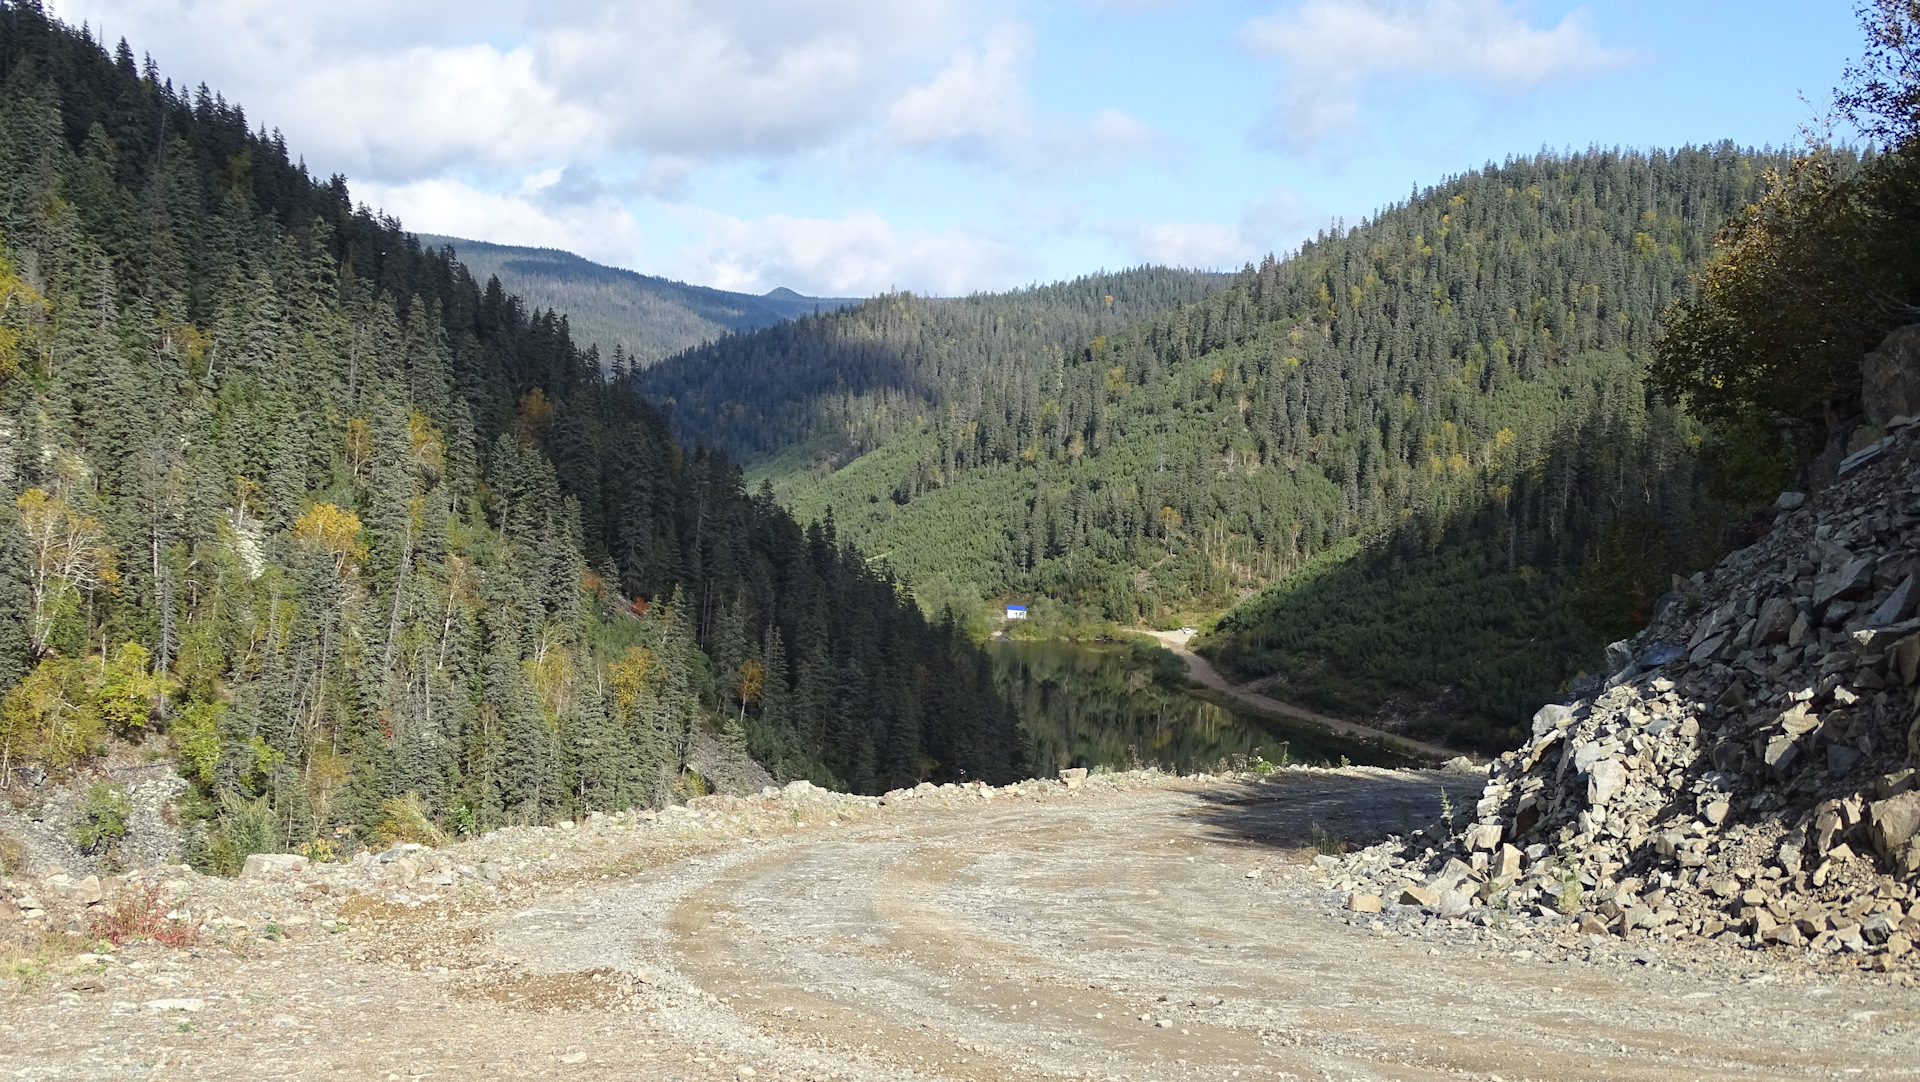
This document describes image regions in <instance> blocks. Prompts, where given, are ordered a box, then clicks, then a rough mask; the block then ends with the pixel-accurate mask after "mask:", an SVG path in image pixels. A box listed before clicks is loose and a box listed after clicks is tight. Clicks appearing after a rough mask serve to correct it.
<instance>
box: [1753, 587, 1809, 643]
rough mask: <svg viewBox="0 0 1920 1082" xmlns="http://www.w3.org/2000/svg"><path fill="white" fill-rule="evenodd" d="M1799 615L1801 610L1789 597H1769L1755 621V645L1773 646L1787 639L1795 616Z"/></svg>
mask: <svg viewBox="0 0 1920 1082" xmlns="http://www.w3.org/2000/svg"><path fill="white" fill-rule="evenodd" d="M1797 615H1799V610H1798V609H1796V608H1794V607H1793V602H1792V601H1790V600H1788V599H1787V598H1784V597H1772V598H1768V599H1767V603H1766V604H1764V605H1762V606H1760V615H1759V616H1758V617H1756V618H1755V621H1754V625H1753V645H1755V646H1772V645H1773V644H1775V643H1779V642H1785V641H1787V632H1788V631H1789V630H1791V629H1792V628H1793V618H1794V617H1795V616H1797Z"/></svg>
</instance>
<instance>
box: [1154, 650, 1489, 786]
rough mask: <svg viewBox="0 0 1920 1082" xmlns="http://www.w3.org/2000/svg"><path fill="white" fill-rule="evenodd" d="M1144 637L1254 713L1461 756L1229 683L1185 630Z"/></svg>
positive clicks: (1447, 756)
mask: <svg viewBox="0 0 1920 1082" xmlns="http://www.w3.org/2000/svg"><path fill="white" fill-rule="evenodd" d="M1147 634H1149V635H1151V636H1153V637H1154V638H1155V639H1157V640H1158V641H1159V643H1160V645H1161V646H1163V647H1165V648H1166V649H1167V652H1168V653H1171V654H1173V655H1174V656H1175V657H1178V658H1179V659H1180V660H1182V661H1184V662H1186V663H1187V673H1188V675H1190V676H1192V677H1193V678H1194V679H1195V680H1198V681H1200V682H1201V683H1202V684H1205V685H1207V686H1208V687H1210V688H1212V689H1214V690H1215V691H1218V692H1221V693H1222V694H1225V695H1230V696H1232V697H1233V698H1235V699H1238V700H1240V701H1241V702H1243V703H1246V704H1247V705H1248V706H1251V707H1253V708H1254V709H1255V710H1264V711H1266V712H1268V713H1270V714H1279V715H1281V716H1282V717H1290V718H1297V719H1299V720H1301V721H1309V722H1312V723H1314V724H1315V725H1321V726H1324V727H1326V728H1327V729H1329V730H1331V731H1333V732H1336V733H1339V734H1341V735H1342V736H1354V737H1359V738H1360V739H1362V740H1384V741H1388V742H1389V743H1396V744H1400V745H1402V746H1404V747H1406V748H1410V749H1412V750H1413V751H1414V752H1415V753H1416V754H1417V755H1425V756H1429V757H1431V758H1433V759H1451V758H1453V757H1454V756H1456V755H1460V754H1462V753H1461V752H1460V751H1459V750H1458V749H1455V748H1449V747H1447V746H1445V745H1444V744H1435V743H1431V742H1429V741H1425V740H1415V739H1414V738H1412V737H1410V736H1402V735H1401V734H1399V733H1390V732H1387V731H1386V730H1384V729H1375V728H1373V727H1372V726H1368V725H1362V724H1360V723H1359V722H1357V721H1347V720H1346V719H1344V718H1336V717H1332V716H1330V715H1327V714H1322V713H1319V712H1318V711H1314V710H1308V709H1307V708H1306V707H1304V706H1295V705H1294V704H1293V703H1288V702H1281V701H1280V700H1279V699H1276V698H1274V697H1272V696H1271V695H1267V694H1265V693H1264V692H1261V691H1258V690H1255V689H1254V688H1253V687H1251V686H1246V685H1241V684H1235V683H1232V682H1230V681H1229V680H1228V679H1227V678H1226V677H1224V676H1222V675H1220V670H1219V669H1216V668H1214V667H1213V662H1211V661H1208V660H1207V659H1206V658H1203V657H1201V656H1200V655H1199V654H1196V653H1194V652H1193V651H1192V650H1189V649H1187V642H1188V641H1189V640H1190V639H1191V638H1192V636H1191V635H1188V634H1187V633H1186V632H1184V631H1149V632H1147Z"/></svg>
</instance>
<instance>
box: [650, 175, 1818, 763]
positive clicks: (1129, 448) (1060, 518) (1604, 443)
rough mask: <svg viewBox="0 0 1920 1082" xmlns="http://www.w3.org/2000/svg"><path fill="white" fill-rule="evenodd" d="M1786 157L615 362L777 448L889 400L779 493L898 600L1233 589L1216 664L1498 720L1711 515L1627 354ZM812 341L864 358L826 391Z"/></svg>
mask: <svg viewBox="0 0 1920 1082" xmlns="http://www.w3.org/2000/svg"><path fill="white" fill-rule="evenodd" d="M1785 160H1786V158H1785V156H1784V155H1774V154H1771V153H1769V154H1760V153H1756V152H1752V151H1748V150H1743V149H1740V148H1736V147H1733V146H1731V145H1719V146H1712V147H1690V148H1684V149H1681V150H1678V151H1674V152H1670V153H1668V152H1659V153H1653V154H1643V153H1634V152H1619V151H1603V150H1594V151H1589V152H1585V153H1579V154H1573V155H1558V154H1542V155H1539V156H1536V157H1532V158H1524V159H1515V160H1510V161H1508V162H1506V163H1504V164H1498V165H1489V166H1487V167H1486V168H1484V169H1480V170H1476V171H1473V172H1470V173H1465V174H1462V175H1460V176H1456V177H1453V178H1450V179H1448V180H1446V181H1444V182H1442V183H1440V184H1437V185H1435V186H1433V187H1431V188H1429V189H1426V190H1424V191H1420V192H1417V193H1415V194H1414V195H1413V196H1412V197H1411V198H1409V199H1408V200H1407V201H1406V202H1404V203H1401V204H1398V205H1395V206H1392V207H1389V208H1387V209H1385V210H1384V211H1382V212H1380V213H1379V214H1378V215H1377V216H1375V217H1374V218H1373V219H1372V220H1370V221H1366V222H1363V223H1361V224H1359V225H1358V226H1357V227H1354V228H1351V229H1346V228H1335V229H1332V230H1330V231H1327V232H1323V233H1322V234H1321V235H1320V236H1319V237H1318V238H1317V239H1315V240H1314V241H1311V242H1309V243H1307V244H1305V245H1303V246H1302V248H1301V250H1300V251H1299V252H1298V253H1296V254H1294V255H1293V256H1291V257H1289V258H1287V259H1284V260H1275V259H1272V258H1269V259H1267V260H1266V261H1265V262H1263V263H1262V264H1261V265H1260V266H1258V267H1254V266H1249V267H1247V268H1246V269H1245V270H1244V271H1243V272H1242V273H1241V274H1239V275H1238V276H1237V277H1236V278H1234V279H1233V280H1232V281H1231V283H1230V284H1229V286H1228V288H1225V289H1223V290H1218V291H1215V292H1211V293H1210V294H1209V295H1207V296H1205V297H1204V298H1200V299H1197V300H1196V299H1192V298H1189V297H1186V296H1176V295H1170V294H1167V293H1165V292H1164V290H1163V291H1162V292H1160V293H1157V294H1156V295H1155V296H1156V299H1160V300H1165V301H1167V302H1169V303H1168V304H1167V307H1169V308H1170V309H1171V310H1169V311H1165V312H1163V313H1161V314H1158V315H1155V316H1152V317H1151V318H1146V319H1143V320H1141V321H1139V322H1137V323H1134V324H1133V325H1131V326H1128V327H1125V328H1122V329H1119V330H1116V331H1109V332H1102V333H1088V334H1086V335H1085V336H1083V337H1082V338H1080V339H1079V340H1078V341H1077V343H1076V344H1075V345H1074V346H1073V347H1072V348H1069V349H1064V350H1046V349H1038V348H1027V349H1017V348H1016V349H1014V350H991V349H986V348H982V347H975V348H974V349H972V350H969V351H961V350H958V349H955V350H950V351H949V352H948V353H947V354H945V355H944V356H943V357H942V360H943V362H944V363H943V364H941V365H938V366H935V365H929V364H924V363H915V364H898V363H893V364H891V365H889V364H886V363H876V362H875V361H874V359H873V358H874V357H875V356H876V355H879V356H881V357H883V359H884V360H885V361H888V362H893V361H896V360H897V357H898V356H899V355H901V352H900V351H896V353H894V354H886V353H884V351H883V350H882V349H881V348H880V346H879V345H877V344H876V342H879V341H882V340H883V336H881V335H878V334H875V333H865V334H862V333H859V330H858V329H857V328H859V327H862V326H865V325H879V324H881V323H882V321H883V320H885V319H888V318H891V319H894V320H896V321H901V322H905V321H907V320H908V319H910V317H911V316H912V315H913V313H914V308H913V303H912V302H911V301H910V299H908V298H900V299H897V300H893V301H875V302H870V303H869V305H868V306H866V307H865V308H862V309H853V310H849V311H847V312H842V313H836V314H833V315H828V316H822V317H820V318H818V319H815V320H809V321H802V322H799V323H795V324H791V325H787V326H783V327H779V328H773V329H770V330H767V331H763V332H759V333H757V334H754V335H746V336H739V337H735V338H729V339H726V340H723V341H720V342H717V343H715V344H713V345H710V346H708V347H706V348H705V349H703V350H700V351H696V352H695V353H690V354H688V355H687V356H686V357H685V358H681V359H676V360H672V361H669V362H667V363H666V364H664V365H662V366H660V367H658V368H656V369H654V370H652V371H651V372H649V373H648V374H647V376H646V377H645V378H643V379H642V380H641V382H640V386H641V388H642V390H643V391H646V392H648V393H650V394H653V395H655V396H656V397H657V399H658V400H660V401H662V402H663V404H665V405H666V406H667V407H668V408H670V409H671V410H672V411H673V414H674V416H675V418H676V423H679V424H681V425H682V426H684V428H685V429H686V430H687V431H691V432H698V433H701V434H705V435H711V436H713V437H715V438H718V439H721V440H723V441H726V442H729V443H730V444H731V445H732V446H735V447H737V448H739V449H740V450H741V451H742V452H743V453H747V454H756V453H757V454H762V455H767V456H769V462H770V463H771V468H769V466H766V465H763V466H758V467H756V468H757V469H762V470H766V471H767V472H771V473H775V474H778V473H780V472H781V470H782V469H785V470H792V469H794V468H795V467H796V466H798V465H799V463H797V462H796V461H795V460H794V459H793V458H792V457H788V458H786V459H784V460H783V459H782V457H781V456H782V455H783V454H786V453H787V452H786V451H785V450H784V449H785V448H787V447H791V446H800V445H803V444H804V441H806V440H808V439H813V438H817V433H819V432H821V431H825V430H827V429H829V428H833V427H836V426H837V429H838V430H840V431H844V432H849V433H856V434H858V433H862V432H863V429H862V427H861V426H863V425H869V424H874V425H878V424H879V423H880V422H883V421H885V422H887V423H886V425H885V427H884V430H876V431H874V432H873V434H872V436H871V437H870V438H869V439H868V442H867V443H866V444H865V445H864V446H865V447H871V448H873V449H872V450H869V451H868V452H867V453H866V454H864V455H863V456H862V457H858V458H856V459H854V460H853V461H852V462H851V464H850V465H847V466H845V468H842V469H840V470H838V471H837V472H834V473H832V474H831V476H828V477H825V478H824V479H820V478H817V477H813V478H809V480H808V483H806V484H796V485H791V486H789V490H790V491H791V492H792V493H793V496H792V506H793V507H794V508H795V510H796V512H797V513H799V514H801V515H803V516H806V515H819V514H824V513H826V512H827V511H829V510H831V511H832V512H833V513H834V514H835V515H837V516H838V523H839V526H840V530H841V534H842V536H843V537H847V538H849V539H851V540H853V541H854V542H855V543H856V544H858V545H859V546H860V547H861V548H862V549H864V550H866V551H868V552H870V553H873V554H875V555H876V557H884V558H885V560H886V561H887V562H888V564H889V565H890V566H892V567H893V568H895V569H897V570H898V571H899V572H900V573H901V575H902V576H903V577H904V578H906V579H907V580H908V581H910V582H911V583H913V584H914V586H915V588H916V589H917V590H919V591H921V593H922V594H923V596H931V597H939V598H943V599H948V600H951V601H952V602H953V603H954V604H955V605H956V606H957V607H960V608H961V609H962V610H964V609H965V608H966V603H967V602H968V601H969V600H972V601H975V603H976V604H977V602H978V599H984V598H996V597H1013V598H1021V599H1027V598H1036V599H1039V600H1040V601H1041V602H1042V603H1045V602H1053V603H1055V604H1057V605H1058V606H1060V607H1061V608H1062V609H1064V610H1065V611H1067V612H1069V613H1072V614H1076V615H1077V616H1078V617H1079V618H1081V619H1085V618H1089V617H1090V618H1093V619H1096V620H1099V619H1104V620H1107V621H1111V622H1115V623H1119V624H1123V625H1124V624H1133V623H1135V622H1139V621H1149V622H1161V623H1163V624H1167V625H1169V626H1170V625H1171V624H1172V623H1174V622H1179V621H1184V620H1191V619H1194V618H1195V616H1196V614H1201V613H1207V612H1213V611H1218V610H1220V609H1225V608H1228V607H1230V606H1234V605H1235V603H1236V602H1241V601H1243V600H1245V604H1242V605H1240V606H1239V607H1237V608H1234V609H1233V610H1232V611H1231V612H1229V613H1228V614H1227V615H1226V616H1225V617H1224V618H1222V620H1221V621H1220V623H1219V626H1218V629H1217V632H1216V633H1215V634H1214V635H1213V636H1212V637H1211V638H1210V639H1208V640H1206V643H1205V646H1204V648H1205V649H1206V650H1207V652H1209V653H1210V654H1211V655H1212V656H1213V657H1214V658H1215V659H1216V660H1217V661H1219V662H1220V663H1222V664H1223V665H1224V666H1226V667H1227V668H1228V669H1229V670H1231V671H1232V672H1234V673H1236V674H1238V675H1240V676H1242V677H1248V678H1251V677H1258V676H1263V675H1268V674H1279V675H1281V676H1283V677H1284V679H1285V681H1286V682H1285V683H1284V684H1283V685H1282V689H1283V691H1284V693H1285V694H1286V695H1287V696H1289V697H1292V698H1295V699H1298V700H1300V701H1302V702H1305V703H1309V704H1312V705H1316V706H1319V707H1322V708H1326V709H1332V710H1337V711H1344V712H1348V713H1353V714H1360V715H1365V716H1373V717H1376V718H1377V719H1379V720H1380V721H1381V722H1383V723H1385V724H1387V725H1389V726H1390V727H1394V728H1412V729H1415V730H1417V731H1423V732H1428V733H1434V734H1440V735H1444V736H1447V737H1448V738H1450V739H1455V740H1458V741H1461V742H1465V743H1479V744H1483V745H1485V746H1489V747H1492V746H1503V741H1505V740H1506V739H1507V737H1508V735H1509V733H1510V730H1511V727H1512V726H1514V725H1516V724H1518V723H1519V722H1520V721H1521V720H1522V719H1524V717H1525V716H1526V715H1527V714H1528V713H1530V712H1531V710H1532V708H1533V706H1534V705H1537V704H1538V702H1539V701H1540V700H1541V698H1542V697H1544V696H1546V695H1550V694H1552V693H1553V692H1554V691H1555V690H1556V688H1557V687H1558V686H1560V685H1561V684H1562V683H1563V682H1564V681H1566V680H1567V679H1569V678H1571V677H1573V676H1575V675H1577V674H1578V673H1579V672H1580V671H1581V669H1582V668H1583V667H1585V666H1589V665H1593V664H1596V663H1597V660H1598V655H1599V647H1600V646H1601V645H1602V644H1604V643H1605V642H1606V641H1608V640H1609V639H1610V638H1613V637H1618V636H1619V635H1622V634H1625V633H1627V632H1628V631H1630V630H1632V629H1633V628H1634V627H1637V626H1638V624H1637V623H1636V622H1635V621H1636V620H1639V621H1642V622H1643V621H1644V619H1645V618H1646V616H1647V611H1648V610H1649V608H1650V606H1651V603H1652V602H1653V600H1654V599H1655V598H1657V597H1658V596H1659V595H1660V594H1662V593H1664V592H1665V590H1666V589H1667V586H1666V581H1667V576H1668V574H1669V573H1670V572H1672V571H1679V570H1688V569H1690V568H1691V567H1693V566H1698V561H1699V560H1700V559H1701V558H1702V556H1703V554H1705V553H1707V552H1710V551H1711V550H1712V549H1713V548H1714V547H1715V546H1716V545H1717V544H1719V535H1720V531H1721V529H1722V527H1723V526H1724V525H1725V524H1726V520H1727V519H1728V518H1729V517H1730V516H1731V515H1732V514H1733V513H1734V511H1735V510H1736V509H1737V504H1738V500H1737V499H1732V498H1730V495H1729V494H1727V493H1721V492H1716V491H1715V490H1714V486H1713V485H1711V484H1710V483H1709V482H1710V481H1711V480H1712V477H1713V474H1714V471H1713V470H1712V469H1711V468H1710V467H1711V464H1712V459H1713V455H1714V454H1715V453H1716V450H1717V449H1719V447H1720V445H1721V444H1723V443H1725V442H1726V441H1725V440H1724V439H1721V438H1720V437H1721V436H1723V435H1724V433H1716V432H1715V431H1713V430H1711V429H1709V428H1707V427H1704V426H1703V425H1702V424H1701V423H1700V422H1699V421H1697V420H1695V419H1694V418H1693V417H1691V416H1689V415H1687V414H1686V413H1684V412H1683V411H1682V410H1681V409H1680V408H1679V407H1678V406H1676V405H1675V404H1674V403H1673V401H1672V400H1670V399H1665V398H1662V397H1661V396H1659V395H1657V394H1655V393H1654V392H1653V391H1652V389H1651V388H1650V386H1649V383H1648V379H1647V371H1648V365H1649V362H1650V359H1651V357H1652V355H1653V351H1654V347H1655V342H1656V340H1657V337H1658V328H1659V322H1660V318H1661V316H1662V314H1663V313H1664V312H1665V311H1666V310H1667V308H1668V307H1669V305H1670V304H1671V303H1672V302H1674V301H1675V300H1676V299H1679V298H1681V297H1683V296H1686V295H1687V294H1688V291H1689V279H1690V277H1691V276H1692V275H1694V274H1696V273H1697V272H1699V271H1700V270H1701V269H1702V268H1703V267H1704V266H1705V265H1706V263H1707V261H1708V258H1709V256H1710V254H1711V252H1712V250H1713V243H1714V238H1715V235H1716V233H1717V232H1718V230H1719V229H1720V228H1721V226H1722V224H1723V223H1724V222H1726V221H1727V220H1728V219H1729V218H1730V217H1731V216H1733V215H1734V214H1735V213H1737V212H1738V211H1739V210H1740V209H1741V208H1743V207H1745V206H1747V205H1749V204H1751V203H1752V202H1753V201H1754V200H1756V199H1757V198H1759V197H1760V195H1761V193H1762V192H1763V190H1764V189H1765V186H1766V183H1767V180H1766V178H1767V171H1768V170H1769V169H1770V168H1773V167H1775V166H1778V165H1781V164H1783V163H1784V162H1785ZM883 304H885V305H891V307H883ZM924 352H925V351H920V352H914V353H909V354H907V355H909V356H919V355H921V353H924ZM696 358H697V361H698V363H697V364H695V363H694V361H695V359H696ZM843 358H844V360H842V359H843ZM837 363H838V364H844V366H845V367H846V368H847V369H849V370H856V371H859V372H860V373H861V374H862V375H861V378H860V379H858V380H855V379H852V378H848V379H847V380H846V385H847V388H848V390H847V391H844V392H843V391H842V390H841V389H840V385H839V384H837V383H831V380H832V379H834V378H837V376H838V372H839V371H840V369H839V368H836V364H837ZM793 368H799V369H801V370H803V371H804V372H805V373H808V374H809V375H808V379H809V380H811V387H812V390H811V397H807V398H806V399H805V400H804V401H805V404H806V406H805V409H803V408H802V407H801V406H800V405H797V404H796V403H795V396H796V390H795V384H793V383H790V382H784V381H783V382H782V383H781V384H780V386H779V387H778V388H777V389H775V390H772V391H768V390H766V389H764V388H762V387H761V383H762V382H764V381H765V380H767V379H770V378H773V377H771V376H768V375H766V374H765V373H781V374H784V373H786V372H788V371H789V370H791V369H793ZM691 370H697V371H698V373H699V388H700V389H699V393H698V394H697V395H695V396H694V397H693V398H692V400H691V401H692V402H693V403H694V404H695V408H693V409H691V410H690V409H689V400H688V398H687V397H686V395H687V390H686V388H688V387H689V385H690V380H691V376H690V375H689V372H690V371H691ZM889 377H894V378H891V379H889ZM805 389H806V388H804V387H803V388H802V390H805ZM854 392H857V395H856V394H855V393H854ZM769 400H770V401H772V402H774V403H778V406H777V408H774V407H769V406H768V405H767V402H768V401H769ZM856 406H857V408H856ZM808 411H811V412H808ZM770 415H771V416H776V417H802V416H804V417H819V418H821V419H822V420H821V421H819V422H817V423H815V424H813V425H811V426H809V425H807V424H804V423H799V422H789V423H785V424H780V423H770V422H769V421H768V420H766V418H768V417H769V416H770ZM829 421H831V422H832V424H829V423H827V422H829ZM1703 452H1704V453H1703ZM802 457H804V456H802ZM1772 491H1777V489H1775V490H1772ZM1767 495H1769V496H1770V495H1771V492H1769V493H1767ZM1268 584H1273V585H1272V586H1271V588H1270V589H1265V592H1263V593H1261V594H1260V595H1259V596H1257V597H1253V598H1251V599H1249V595H1251V594H1253V593H1255V592H1256V591H1261V590H1263V588H1267V587H1268Z"/></svg>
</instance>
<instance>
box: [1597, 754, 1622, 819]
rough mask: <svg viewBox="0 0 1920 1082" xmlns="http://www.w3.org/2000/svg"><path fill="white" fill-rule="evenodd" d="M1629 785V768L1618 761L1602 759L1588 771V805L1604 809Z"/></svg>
mask: <svg viewBox="0 0 1920 1082" xmlns="http://www.w3.org/2000/svg"><path fill="white" fill-rule="evenodd" d="M1626 784H1627V768H1626V767H1624V766H1621V765H1620V762H1619V760H1617V759H1602V760H1600V761H1599V762H1597V763H1595V764H1593V767H1592V769H1590V770H1588V771H1587V803H1588V804H1591V805H1592V806H1594V807H1596V808H1604V807H1606V806H1607V804H1608V802H1610V801H1611V800H1613V798H1614V797H1616V796H1618V795H1619V794H1620V790H1621V789H1622V788H1623V787H1624V786H1625V785H1626Z"/></svg>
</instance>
